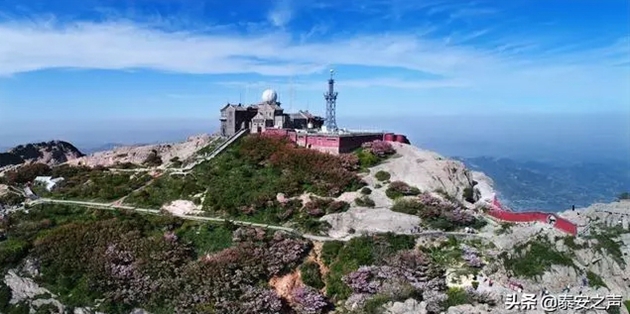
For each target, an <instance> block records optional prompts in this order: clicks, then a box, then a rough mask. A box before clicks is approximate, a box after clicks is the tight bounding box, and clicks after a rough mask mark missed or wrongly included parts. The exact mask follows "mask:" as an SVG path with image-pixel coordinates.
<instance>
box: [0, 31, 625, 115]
mask: <svg viewBox="0 0 630 314" xmlns="http://www.w3.org/2000/svg"><path fill="white" fill-rule="evenodd" d="M220 30H221V28H216V29H214V30H212V31H208V30H205V31H204V32H203V33H194V32H166V31H162V30H157V29H154V28H150V27H147V26H145V25H140V24H134V23H131V22H128V21H127V22H106V23H101V24H94V23H75V24H66V25H61V26H60V25H58V24H55V23H51V22H50V21H46V22H45V23H40V22H38V21H22V22H13V23H0V43H2V45H0V75H12V74H16V73H21V72H28V71H36V70H42V69H50V68H80V69H81V68H83V69H112V70H123V69H124V70H128V69H137V68H147V69H153V70H159V71H172V72H178V73H198V74H230V73H232V74H234V73H258V74H261V75H270V76H293V75H298V76H299V75H308V74H313V73H321V72H322V71H324V70H326V69H327V68H328V67H329V66H330V65H331V64H332V65H360V66H371V67H399V68H403V69H408V70H416V71H422V72H425V73H431V74H435V75H438V76H441V77H444V79H443V80H439V81H428V80H404V79H402V78H396V77H387V78H379V79H375V78H374V77H379V76H380V75H379V72H378V70H377V69H376V68H375V72H374V75H373V77H367V78H365V79H363V80H354V81H353V80H347V81H345V82H343V80H341V81H340V82H339V83H340V86H343V85H345V86H348V87H356V88H363V87H371V86H386V87H397V88H408V89H426V88H441V87H457V88H467V89H478V90H481V89H483V90H485V91H486V92H487V93H489V94H490V93H494V92H496V93H497V94H504V95H508V94H509V95H512V97H516V98H518V97H525V96H527V97H529V96H532V97H544V96H554V97H556V96H558V95H564V96H566V97H567V98H570V99H580V98H589V99H590V98H592V99H595V98H596V97H600V96H601V97H604V99H612V100H615V101H618V102H620V101H623V102H626V103H627V102H629V98H630V95H629V94H628V92H626V91H625V90H626V89H627V86H624V84H625V83H626V82H627V78H628V77H629V76H628V75H629V74H630V73H629V72H628V67H619V66H613V65H618V64H623V63H624V62H627V61H628V55H629V54H628V53H629V51H628V45H627V43H628V41H627V39H626V40H625V41H624V40H621V41H619V42H618V43H614V44H612V45H610V46H608V47H603V48H598V49H591V50H586V51H585V50H581V51H576V50H567V51H559V52H554V53H552V54H547V55H544V58H543V57H542V56H543V55H540V57H539V56H538V55H533V54H528V53H526V52H527V50H525V51H523V50H522V48H521V50H519V47H522V45H516V46H514V45H512V46H511V48H508V47H510V45H511V43H510V42H504V43H503V44H504V45H505V46H504V48H503V49H501V48H498V49H497V47H499V46H500V45H497V46H496V47H489V48H487V49H482V48H480V47H473V46H467V45H466V43H459V44H445V43H444V42H442V41H441V40H440V39H431V38H427V37H426V36H423V35H416V34H396V35H388V34H365V35H357V36H354V37H348V38H344V39H336V40H331V41H326V42H321V41H320V42H313V41H308V40H305V41H304V42H295V41H293V40H292V38H291V36H290V35H289V34H287V33H286V32H283V31H271V32H267V33H265V34H257V35H255V36H243V35H235V34H234V33H229V32H227V33H226V32H225V30H223V31H220ZM475 35H477V36H479V35H480V33H477V34H474V33H473V34H470V36H475ZM515 49H516V50H519V51H518V52H517V51H515ZM541 49H542V48H540V47H538V49H537V51H538V50H541ZM317 84H318V85H317V86H318V87H317V88H318V89H321V85H320V84H321V83H320V82H317ZM307 85H308V84H307Z"/></svg>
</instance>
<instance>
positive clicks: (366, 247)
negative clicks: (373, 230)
mask: <svg viewBox="0 0 630 314" xmlns="http://www.w3.org/2000/svg"><path fill="white" fill-rule="evenodd" d="M414 245H415V239H414V238H413V237H412V236H406V235H394V234H389V233H388V234H383V235H375V236H371V237H367V236H365V237H357V238H353V239H351V240H350V241H348V242H347V243H345V245H343V247H341V248H339V249H338V246H339V244H333V245H330V246H329V248H326V245H324V251H328V253H326V254H327V255H328V256H327V257H324V256H326V255H324V253H323V252H322V257H323V258H324V261H326V260H327V259H328V260H332V262H331V263H330V272H329V273H328V274H327V276H326V294H327V295H328V296H329V297H331V298H333V299H334V300H343V299H346V298H348V296H350V293H351V290H350V288H349V287H348V286H347V285H346V284H345V283H343V282H342V281H341V278H342V277H343V276H344V275H347V274H348V273H350V272H352V271H355V270H357V269H358V268H359V266H363V265H379V264H381V263H383V261H384V259H385V258H387V257H389V256H392V255H393V254H395V253H396V252H398V251H401V250H408V249H412V248H413V247H414ZM337 249H338V252H337V255H336V256H335V257H334V258H331V257H332V256H330V253H331V252H333V251H334V250H337Z"/></svg>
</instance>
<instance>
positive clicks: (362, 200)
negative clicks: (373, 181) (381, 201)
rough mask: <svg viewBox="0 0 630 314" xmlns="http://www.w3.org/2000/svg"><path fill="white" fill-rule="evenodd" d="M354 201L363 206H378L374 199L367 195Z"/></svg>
mask: <svg viewBox="0 0 630 314" xmlns="http://www.w3.org/2000/svg"><path fill="white" fill-rule="evenodd" d="M354 203H355V204H357V206H361V207H370V208H372V207H374V206H376V203H374V200H372V199H371V198H370V197H369V196H366V195H364V196H362V197H357V198H355V199H354Z"/></svg>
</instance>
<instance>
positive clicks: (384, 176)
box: [374, 170, 392, 181]
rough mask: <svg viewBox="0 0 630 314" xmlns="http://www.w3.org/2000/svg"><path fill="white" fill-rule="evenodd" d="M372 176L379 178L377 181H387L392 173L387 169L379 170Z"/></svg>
mask: <svg viewBox="0 0 630 314" xmlns="http://www.w3.org/2000/svg"><path fill="white" fill-rule="evenodd" d="M374 177H375V178H376V180H379V181H387V180H389V179H391V177H392V175H391V174H390V173H389V172H387V171H384V170H380V171H378V172H377V173H375V174H374Z"/></svg>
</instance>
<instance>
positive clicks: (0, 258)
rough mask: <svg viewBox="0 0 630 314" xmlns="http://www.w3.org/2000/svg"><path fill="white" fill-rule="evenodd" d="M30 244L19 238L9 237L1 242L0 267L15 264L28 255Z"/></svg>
mask: <svg viewBox="0 0 630 314" xmlns="http://www.w3.org/2000/svg"><path fill="white" fill-rule="evenodd" d="M29 249H30V245H29V243H28V242H26V241H24V240H19V239H8V240H6V241H2V242H0V265H2V266H0V269H1V268H4V267H11V266H15V265H16V264H17V263H19V262H20V261H21V260H22V258H24V257H25V256H26V254H27V253H28V250H29Z"/></svg>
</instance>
